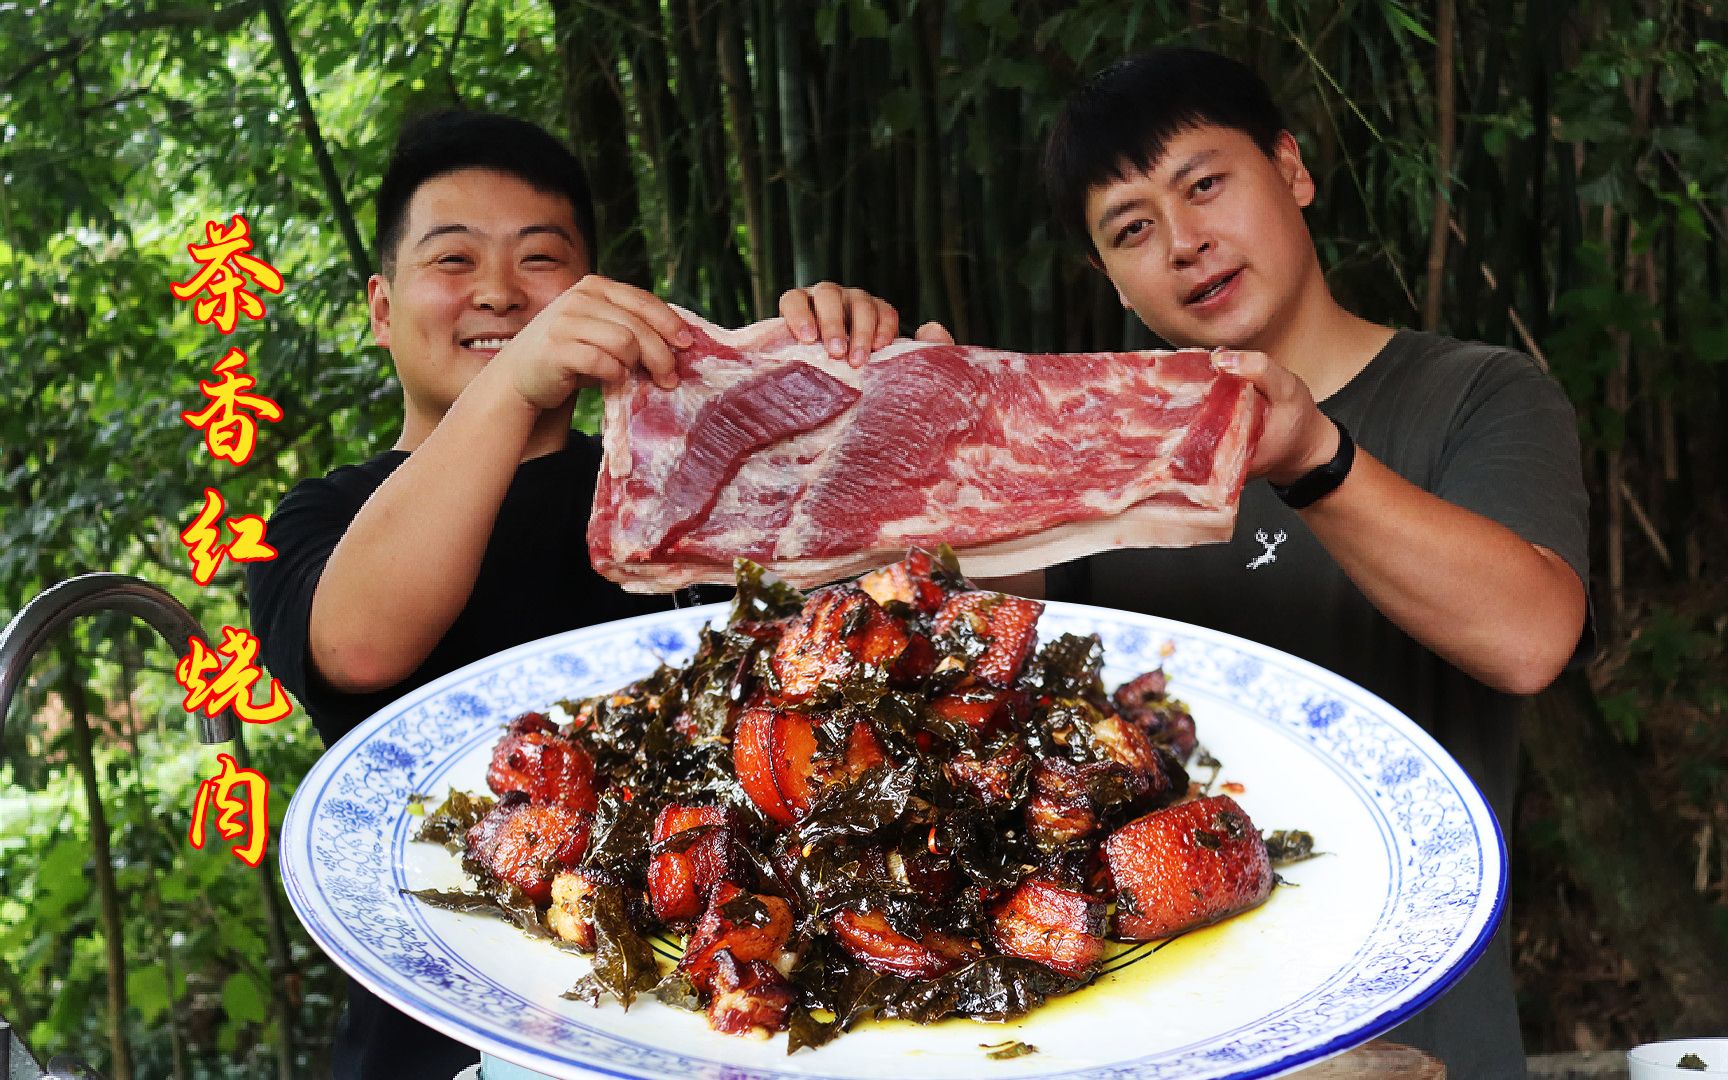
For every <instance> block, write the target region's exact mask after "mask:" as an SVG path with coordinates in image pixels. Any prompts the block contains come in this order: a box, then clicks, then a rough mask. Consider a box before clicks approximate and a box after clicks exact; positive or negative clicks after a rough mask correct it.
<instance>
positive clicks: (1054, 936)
mask: <svg viewBox="0 0 1728 1080" xmlns="http://www.w3.org/2000/svg"><path fill="white" fill-rule="evenodd" d="M1104 923H1105V906H1104V902H1103V901H1102V900H1099V899H1098V898H1097V897H1093V896H1088V895H1087V894H1085V893H1083V892H1081V891H1079V890H1077V889H1069V888H1064V887H1063V886H1061V885H1059V884H1056V883H1055V882H1052V881H1046V880H1043V879H1040V878H1027V879H1026V880H1025V881H1022V882H1021V883H1020V884H1019V885H1018V886H1016V887H1015V889H1014V891H1013V892H1012V893H1009V894H1008V898H1007V899H1006V900H1004V901H1003V902H1002V903H1001V904H1000V905H999V906H997V908H996V909H995V910H994V911H993V912H991V915H990V940H991V942H992V943H993V944H994V945H995V946H996V948H997V949H999V950H1000V951H1002V952H1004V953H1006V954H1008V955H1009V956H1018V957H1021V958H1023V959H1026V960H1031V961H1033V962H1034V963H1038V964H1043V965H1044V966H1045V967H1047V968H1049V969H1050V970H1052V971H1055V972H1057V973H1059V974H1062V975H1066V976H1068V977H1069V978H1071V979H1084V978H1087V977H1088V976H1090V975H1091V974H1092V973H1093V971H1095V970H1097V967H1098V964H1099V962H1100V961H1101V960H1103V958H1104Z"/></svg>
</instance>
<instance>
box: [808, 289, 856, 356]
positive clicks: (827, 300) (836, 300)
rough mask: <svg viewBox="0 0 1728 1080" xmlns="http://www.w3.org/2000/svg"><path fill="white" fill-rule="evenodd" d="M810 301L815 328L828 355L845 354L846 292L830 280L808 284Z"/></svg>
mask: <svg viewBox="0 0 1728 1080" xmlns="http://www.w3.org/2000/svg"><path fill="white" fill-rule="evenodd" d="M809 293H810V301H811V303H812V304H813V305H814V307H815V308H816V330H817V333H818V334H820V335H821V338H822V343H823V345H824V346H825V347H826V348H827V349H828V355H829V356H832V357H834V358H835V359H836V360H838V359H839V358H840V357H842V356H845V355H846V337H847V335H846V294H845V293H844V292H843V291H841V288H840V286H838V285H836V284H834V283H833V282H832V281H819V282H817V283H816V284H814V285H812V286H810V289H809Z"/></svg>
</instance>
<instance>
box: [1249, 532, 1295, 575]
mask: <svg viewBox="0 0 1728 1080" xmlns="http://www.w3.org/2000/svg"><path fill="white" fill-rule="evenodd" d="M1254 539H1256V540H1258V541H1260V546H1261V547H1263V548H1265V549H1266V550H1265V551H1263V552H1261V553H1260V554H1259V555H1256V556H1254V558H1253V559H1251V560H1250V561H1249V563H1248V569H1250V570H1258V569H1260V568H1261V567H1262V566H1265V565H1266V564H1267V563H1275V562H1277V561H1278V545H1279V544H1282V543H1283V542H1284V541H1285V540H1287V539H1289V537H1287V536H1285V535H1284V530H1283V529H1279V530H1278V533H1277V535H1275V536H1274V537H1272V539H1270V540H1268V539H1266V530H1265V529H1261V530H1260V531H1258V532H1256V533H1255V534H1254Z"/></svg>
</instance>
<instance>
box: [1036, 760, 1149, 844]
mask: <svg viewBox="0 0 1728 1080" xmlns="http://www.w3.org/2000/svg"><path fill="white" fill-rule="evenodd" d="M1106 781H1107V782H1110V783H1114V784H1117V785H1120V786H1123V787H1124V788H1125V789H1131V788H1132V787H1133V786H1135V779H1134V775H1133V774H1132V773H1131V772H1130V771H1129V770H1128V769H1127V768H1126V767H1125V766H1122V765H1119V764H1117V763H1116V762H1113V761H1098V762H1091V763H1087V764H1080V763H1078V762H1074V761H1069V760H1068V759H1067V758H1054V757H1051V758H1039V759H1038V761H1037V763H1036V764H1034V765H1033V766H1032V797H1031V798H1030V799H1028V800H1027V802H1026V829H1027V833H1028V835H1030V836H1031V838H1032V842H1033V844H1035V845H1036V846H1037V847H1038V848H1040V849H1042V850H1049V849H1051V848H1056V847H1060V846H1061V845H1063V844H1070V843H1073V842H1074V841H1076V840H1084V839H1085V838H1086V837H1088V836H1091V835H1092V834H1093V833H1094V832H1096V831H1097V830H1098V810H1099V807H1098V804H1097V802H1096V800H1095V799H1094V798H1093V795H1092V789H1093V787H1094V786H1095V785H1098V784H1100V783H1101V782H1106Z"/></svg>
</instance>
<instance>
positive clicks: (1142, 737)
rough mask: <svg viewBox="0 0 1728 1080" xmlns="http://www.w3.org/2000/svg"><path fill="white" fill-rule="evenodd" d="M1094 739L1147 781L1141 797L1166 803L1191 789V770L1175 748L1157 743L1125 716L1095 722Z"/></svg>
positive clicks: (1107, 754)
mask: <svg viewBox="0 0 1728 1080" xmlns="http://www.w3.org/2000/svg"><path fill="white" fill-rule="evenodd" d="M1092 741H1093V744H1094V745H1095V746H1096V747H1097V748H1098V749H1099V750H1102V751H1103V752H1104V755H1105V756H1106V757H1108V758H1109V759H1110V760H1111V761H1114V762H1116V763H1117V764H1118V765H1121V766H1123V767H1125V768H1127V769H1128V770H1129V771H1130V772H1132V773H1133V774H1134V775H1135V776H1136V777H1138V778H1140V780H1142V781H1144V783H1145V790H1143V791H1140V792H1138V793H1137V797H1144V798H1150V799H1151V800H1153V801H1154V802H1158V803H1164V802H1170V801H1171V800H1173V799H1178V798H1181V797H1182V796H1184V795H1186V794H1187V793H1188V770H1186V769H1184V768H1183V767H1182V765H1181V763H1180V762H1179V761H1177V760H1176V758H1175V756H1174V755H1173V754H1172V753H1171V752H1169V751H1168V750H1165V749H1163V748H1161V747H1159V746H1156V745H1154V744H1153V742H1152V740H1151V739H1150V738H1148V737H1147V736H1146V733H1145V732H1144V731H1142V730H1140V728H1138V727H1136V726H1135V725H1134V724H1132V723H1130V722H1129V721H1127V720H1124V719H1123V718H1122V717H1120V716H1115V715H1110V716H1106V717H1104V718H1103V719H1102V720H1099V721H1097V722H1095V723H1094V724H1093V725H1092Z"/></svg>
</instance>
